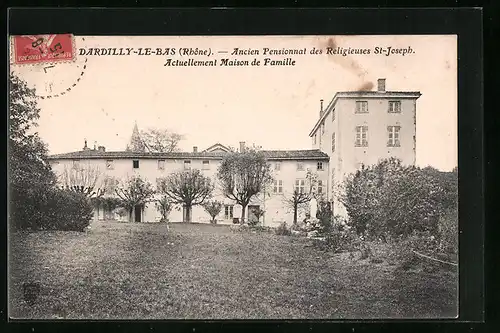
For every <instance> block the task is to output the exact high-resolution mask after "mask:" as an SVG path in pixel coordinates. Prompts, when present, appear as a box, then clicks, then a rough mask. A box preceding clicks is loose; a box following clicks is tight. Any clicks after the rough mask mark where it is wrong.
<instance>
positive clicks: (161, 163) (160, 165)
mask: <svg viewBox="0 0 500 333" xmlns="http://www.w3.org/2000/svg"><path fill="white" fill-rule="evenodd" d="M158 170H165V160H158Z"/></svg>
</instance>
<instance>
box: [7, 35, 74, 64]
mask: <svg viewBox="0 0 500 333" xmlns="http://www.w3.org/2000/svg"><path fill="white" fill-rule="evenodd" d="M12 39H13V48H12V49H13V57H14V59H13V60H14V61H13V63H14V64H36V63H54V62H62V61H71V60H73V59H74V57H75V52H74V40H73V35H71V34H56V35H22V36H13V37H12Z"/></svg>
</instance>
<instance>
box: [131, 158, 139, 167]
mask: <svg viewBox="0 0 500 333" xmlns="http://www.w3.org/2000/svg"><path fill="white" fill-rule="evenodd" d="M132 167H133V168H134V169H139V160H133V161H132Z"/></svg>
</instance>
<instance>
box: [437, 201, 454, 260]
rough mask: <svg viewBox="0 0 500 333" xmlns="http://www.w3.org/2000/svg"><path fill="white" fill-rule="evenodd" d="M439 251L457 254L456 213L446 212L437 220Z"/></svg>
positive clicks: (452, 210)
mask: <svg viewBox="0 0 500 333" xmlns="http://www.w3.org/2000/svg"><path fill="white" fill-rule="evenodd" d="M439 241H440V244H439V249H440V250H441V251H443V252H445V253H450V254H454V255H456V254H457V253H458V212H457V211H456V210H454V209H449V210H447V211H446V212H445V213H444V214H443V215H441V216H440V218H439Z"/></svg>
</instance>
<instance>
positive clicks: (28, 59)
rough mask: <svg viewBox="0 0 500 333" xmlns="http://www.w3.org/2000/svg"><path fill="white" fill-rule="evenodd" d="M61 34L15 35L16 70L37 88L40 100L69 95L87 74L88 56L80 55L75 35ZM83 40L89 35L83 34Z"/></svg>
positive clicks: (36, 91)
mask: <svg viewBox="0 0 500 333" xmlns="http://www.w3.org/2000/svg"><path fill="white" fill-rule="evenodd" d="M61 36H62V37H60V36H59V35H35V36H14V37H13V45H12V50H13V54H11V64H12V66H11V68H12V72H14V73H16V74H17V75H19V77H20V78H21V79H23V80H24V81H26V82H27V84H28V85H29V86H31V87H32V88H34V89H35V94H36V96H38V98H40V99H50V98H57V97H61V96H64V95H66V94H69V93H70V92H71V91H72V90H74V89H75V88H76V87H77V85H78V83H79V82H80V81H81V80H82V78H83V77H84V75H85V72H86V69H87V60H88V59H87V58H86V57H78V58H77V57H76V53H75V40H74V37H73V36H72V35H61ZM69 36H70V37H71V39H70V42H69V41H68V37H69ZM58 37H59V38H58ZM80 40H81V41H85V38H83V37H81V39H80ZM12 59H13V61H12Z"/></svg>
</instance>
